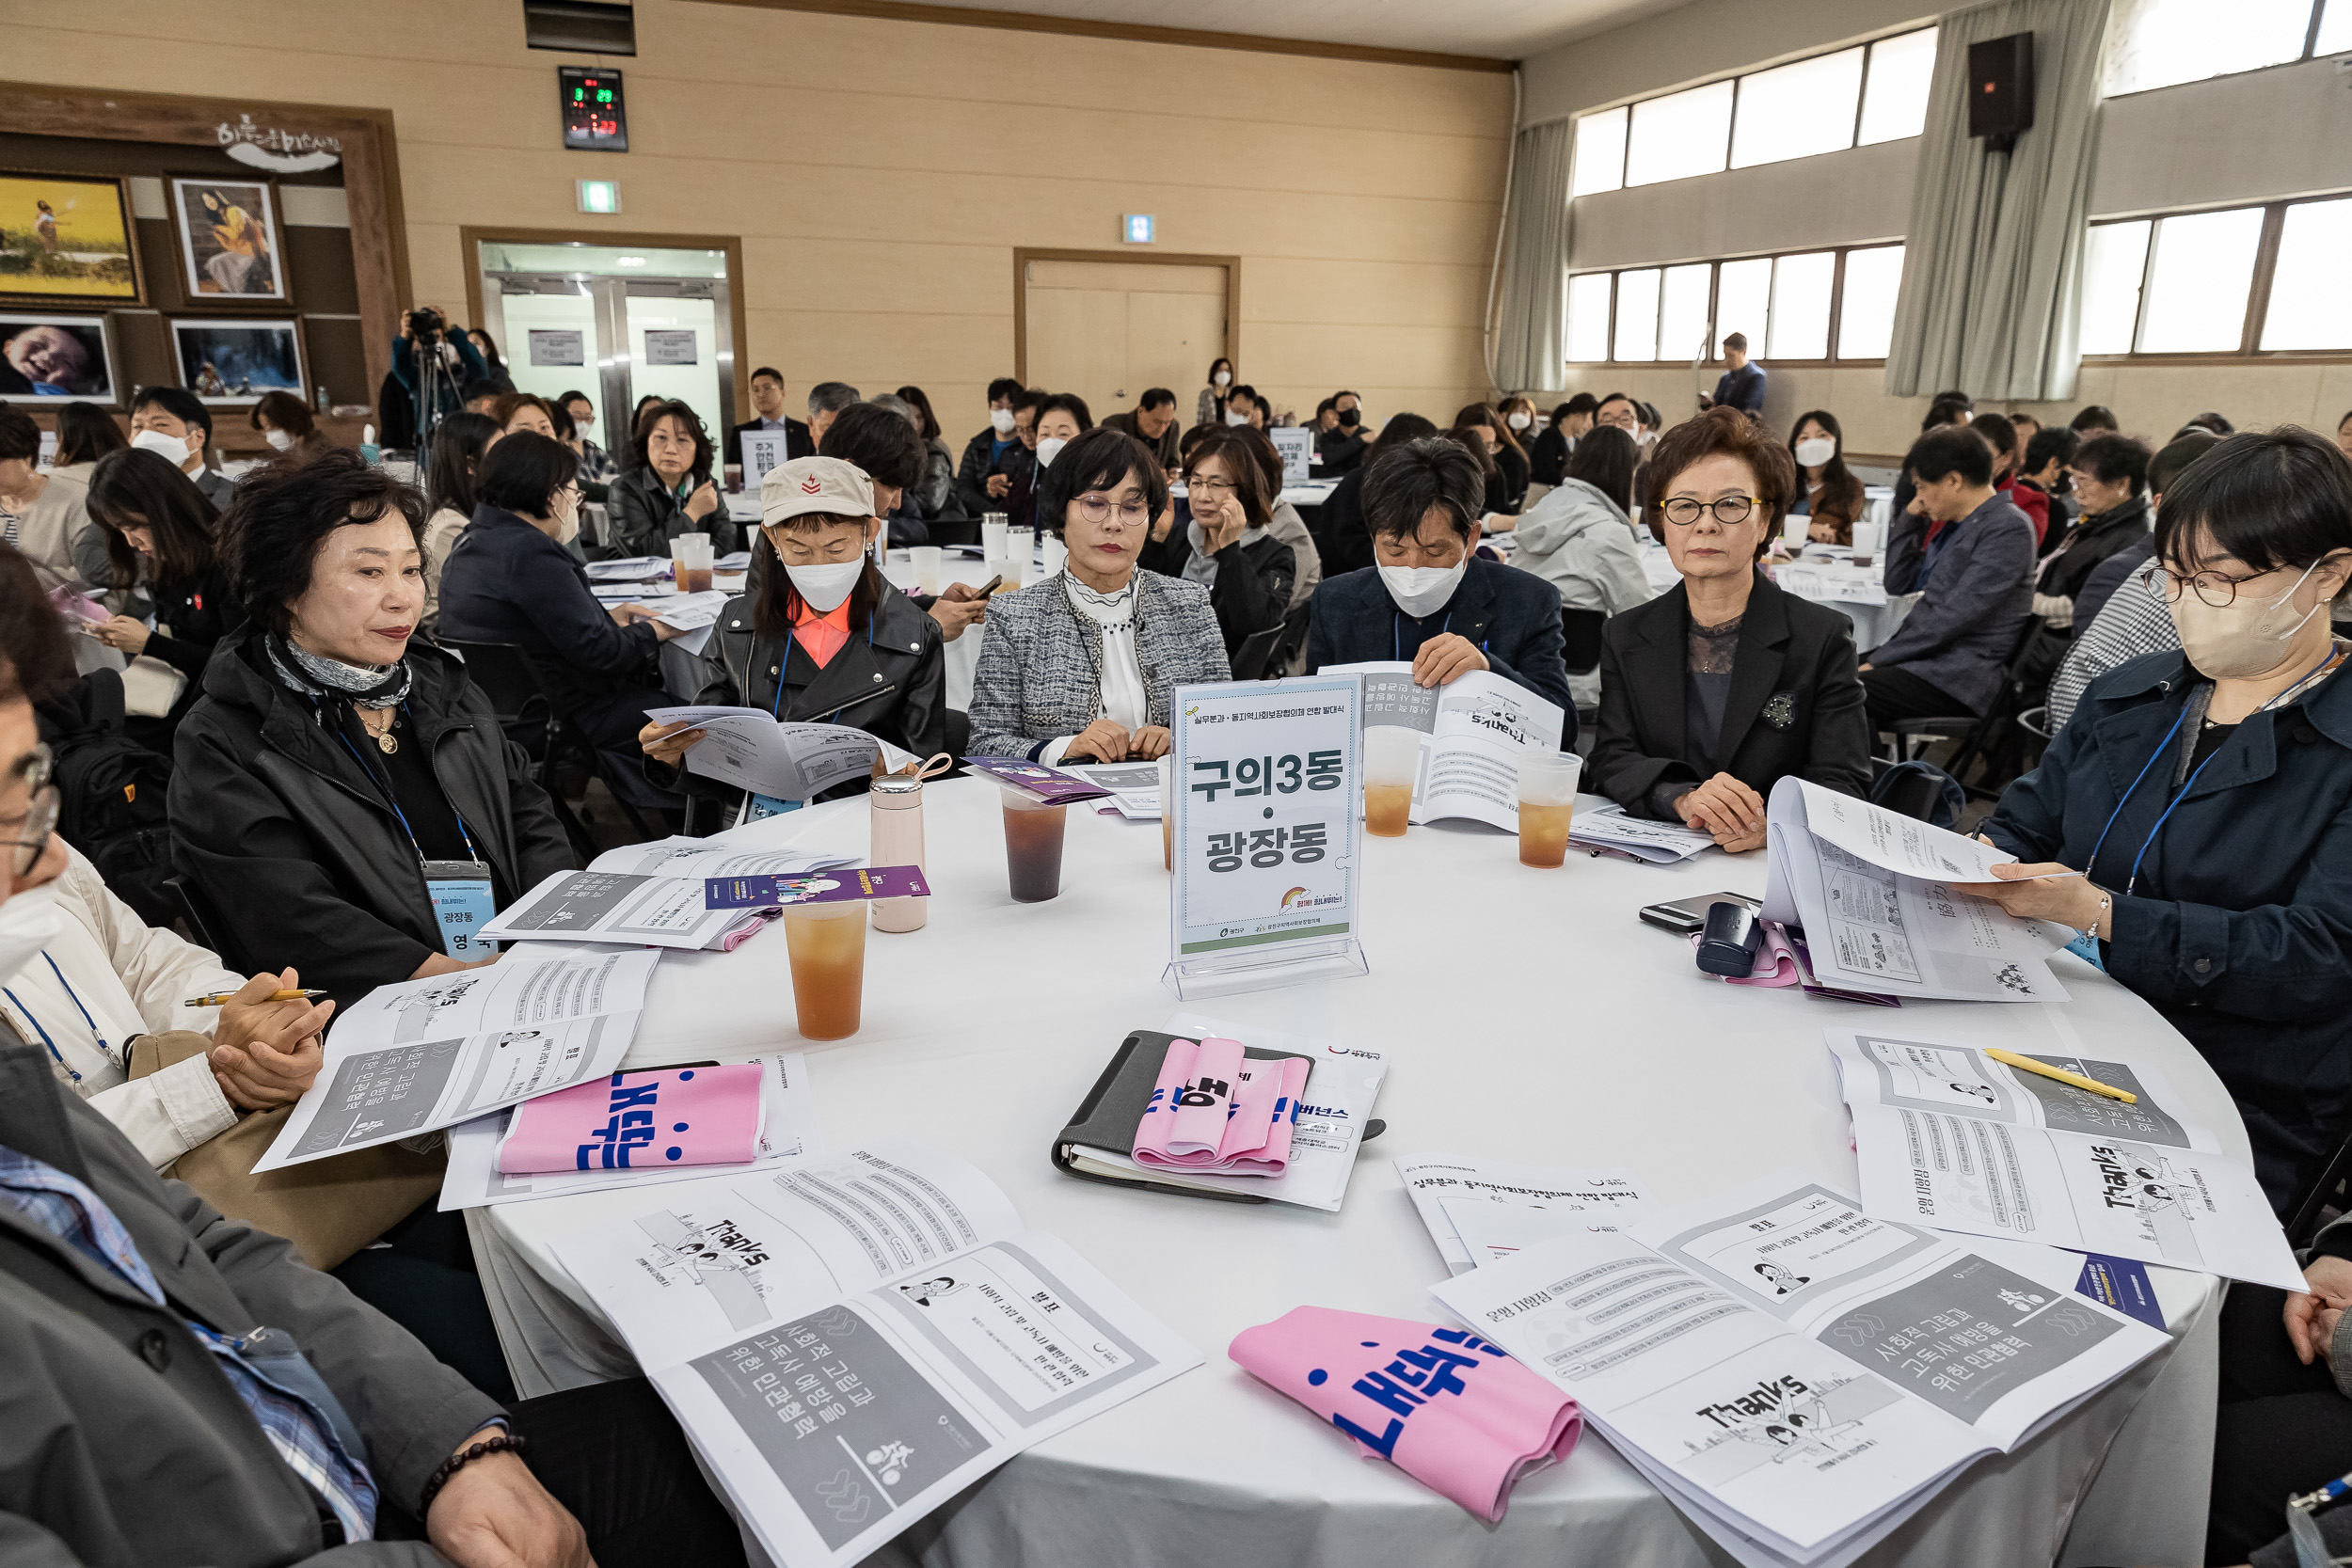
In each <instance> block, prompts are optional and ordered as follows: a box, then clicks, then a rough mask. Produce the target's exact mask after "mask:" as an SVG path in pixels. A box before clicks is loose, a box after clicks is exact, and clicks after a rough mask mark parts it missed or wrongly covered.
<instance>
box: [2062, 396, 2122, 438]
mask: <svg viewBox="0 0 2352 1568" xmlns="http://www.w3.org/2000/svg"><path fill="white" fill-rule="evenodd" d="M2066 428H2067V429H2069V430H2071V431H2074V433H2075V434H2077V435H2080V434H2081V433H2082V432H2084V431H2086V430H2121V429H2122V428H2123V427H2122V425H2120V424H2118V423H2117V422H2116V420H2115V410H2113V409H2111V408H2109V407H2108V406H2107V405H2106V404H2104V403H2087V404H2083V408H2082V412H2081V413H2079V414H2076V415H2075V416H2074V418H2073V419H2071V420H2067V421H2066Z"/></svg>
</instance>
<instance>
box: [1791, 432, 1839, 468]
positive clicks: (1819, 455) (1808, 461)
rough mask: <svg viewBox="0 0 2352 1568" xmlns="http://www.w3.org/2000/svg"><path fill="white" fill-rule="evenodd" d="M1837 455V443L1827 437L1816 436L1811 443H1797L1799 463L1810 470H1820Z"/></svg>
mask: <svg viewBox="0 0 2352 1568" xmlns="http://www.w3.org/2000/svg"><path fill="white" fill-rule="evenodd" d="M1836 455H1837V443H1836V442H1835V441H1833V440H1831V439H1830V438H1829V437H1828V436H1814V437H1813V438H1812V439H1811V440H1809V441H1799V442H1798V443H1797V461H1798V462H1799V463H1802V464H1804V466H1805V467H1808V468H1818V467H1820V466H1821V465H1822V464H1824V463H1826V462H1828V461H1829V460H1830V459H1831V458H1833V457H1835V456H1836Z"/></svg>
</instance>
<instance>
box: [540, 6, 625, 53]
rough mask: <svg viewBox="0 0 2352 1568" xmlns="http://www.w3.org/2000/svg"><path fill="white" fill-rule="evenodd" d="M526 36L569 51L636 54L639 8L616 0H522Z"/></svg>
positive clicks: (541, 44)
mask: <svg viewBox="0 0 2352 1568" xmlns="http://www.w3.org/2000/svg"><path fill="white" fill-rule="evenodd" d="M523 40H524V41H525V42H526V43H528V44H530V45H531V47H532V48H533V49H556V50H561V51H562V52H564V54H567V55H635V54H636V53H637V8H635V7H634V6H628V5H621V4H615V3H613V0H523Z"/></svg>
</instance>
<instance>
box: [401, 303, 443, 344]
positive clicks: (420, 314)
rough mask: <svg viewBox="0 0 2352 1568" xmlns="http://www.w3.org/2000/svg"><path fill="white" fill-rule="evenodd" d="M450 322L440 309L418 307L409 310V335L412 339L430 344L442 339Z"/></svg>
mask: <svg viewBox="0 0 2352 1568" xmlns="http://www.w3.org/2000/svg"><path fill="white" fill-rule="evenodd" d="M448 330H449V324H448V323H447V322H444V321H443V320H442V319H441V313H440V312H439V311H438V310H427V309H418V310H411V311H409V312H408V337H409V339H410V341H414V342H417V343H421V344H424V345H427V346H430V345H432V344H435V343H437V342H439V341H441V335H442V334H443V333H444V332H446V331H448Z"/></svg>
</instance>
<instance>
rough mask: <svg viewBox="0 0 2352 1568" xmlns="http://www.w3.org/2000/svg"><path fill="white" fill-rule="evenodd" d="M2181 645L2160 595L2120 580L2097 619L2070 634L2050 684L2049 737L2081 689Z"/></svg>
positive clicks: (2068, 715)
mask: <svg viewBox="0 0 2352 1568" xmlns="http://www.w3.org/2000/svg"><path fill="white" fill-rule="evenodd" d="M2180 645H2181V633H2180V630H2179V628H2178V627H2176V626H2173V625H2172V611H2171V610H2169V608H2167V607H2166V605H2165V602H2164V591H2163V590H2162V589H2158V588H2151V587H2149V586H2148V585H2147V584H2146V583H2145V582H2143V581H2141V580H2140V574H2138V573H2137V572H2135V573H2133V574H2132V575H2131V576H2130V577H2127V578H2124V579H2123V585H2122V587H2121V588H2118V589H2117V590H2116V591H2115V593H2114V594H2112V595H2111V596H2110V597H2109V598H2108V599H2107V602H2106V605H2105V606H2103V607H2102V608H2101V609H2100V610H2099V618H2098V619H2097V620H2095V621H2093V622H2091V623H2090V626H2088V627H2084V628H2081V629H2079V630H2078V631H2077V632H2076V633H2075V637H2074V646H2073V647H2072V648H2070V649H2068V650H2067V654H2066V659H2065V662H2064V663H2062V664H2060V665H2059V666H2058V673H2057V674H2056V675H2053V676H2052V677H2051V678H2050V723H2049V728H2050V734H2051V736H2053V737H2055V736H2057V735H2058V731H2060V730H2062V729H2064V728H2065V727H2066V721H2068V720H2070V719H2072V718H2073V717H2074V705H2075V704H2077V703H2079V702H2081V701H2082V696H2083V689H2084V688H2086V687H2088V686H2089V685H2090V683H2091V682H2092V681H2094V680H2097V679H2098V678H2099V677H2100V676H2101V675H2104V674H2106V673H2107V672H2108V671H2110V670H2112V669H2114V668H2115V667H2116V666H2117V665H2119V664H2124V663H2128V662H2130V661H2131V660H2132V659H2135V658H2137V657H2140V656H2141V655H2142V654H2160V653H2163V652H2165V651H2166V650H2168V649H2172V648H2178V647H2179V646H2180Z"/></svg>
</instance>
